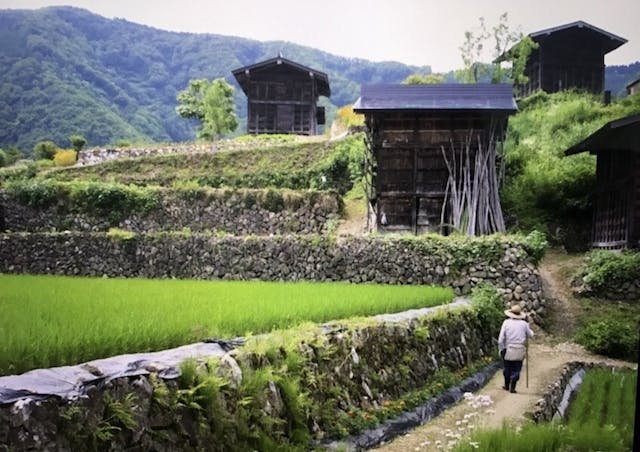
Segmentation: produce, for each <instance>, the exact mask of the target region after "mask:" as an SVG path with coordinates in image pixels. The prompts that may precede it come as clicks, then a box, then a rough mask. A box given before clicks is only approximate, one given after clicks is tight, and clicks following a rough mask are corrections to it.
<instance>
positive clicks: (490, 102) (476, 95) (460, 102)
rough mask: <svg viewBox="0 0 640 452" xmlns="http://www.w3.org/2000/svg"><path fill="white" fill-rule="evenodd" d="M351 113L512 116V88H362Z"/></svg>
mask: <svg viewBox="0 0 640 452" xmlns="http://www.w3.org/2000/svg"><path fill="white" fill-rule="evenodd" d="M353 109H354V111H356V112H358V113H364V112H367V111H383V110H404V111H418V110H420V111H422V110H481V111H502V112H508V113H511V112H515V111H517V110H518V107H517V105H516V101H515V99H514V98H513V88H512V86H511V85H509V84H506V83H499V84H491V83H475V84H471V83H470V84H460V83H443V84H435V85H363V86H362V88H361V90H360V98H359V99H358V100H357V101H356V103H355V104H354V106H353Z"/></svg>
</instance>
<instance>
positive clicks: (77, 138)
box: [69, 135, 87, 152]
mask: <svg viewBox="0 0 640 452" xmlns="http://www.w3.org/2000/svg"><path fill="white" fill-rule="evenodd" d="M69 143H71V147H72V148H73V149H74V150H75V151H76V152H80V151H81V150H82V148H83V147H84V146H85V144H87V139H86V138H85V137H83V136H82V135H71V136H70V137H69Z"/></svg>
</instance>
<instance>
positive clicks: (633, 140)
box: [565, 115, 640, 249]
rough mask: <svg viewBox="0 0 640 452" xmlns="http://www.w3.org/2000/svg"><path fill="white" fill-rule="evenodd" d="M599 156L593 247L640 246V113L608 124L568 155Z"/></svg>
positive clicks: (624, 247) (569, 150) (570, 150)
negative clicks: (587, 153)
mask: <svg viewBox="0 0 640 452" xmlns="http://www.w3.org/2000/svg"><path fill="white" fill-rule="evenodd" d="M581 152H590V153H591V154H595V155H596V156H597V163H596V188H595V199H594V215H593V225H592V237H593V242H592V245H593V247H594V248H603V249H626V248H638V247H640V115H632V116H627V117H625V118H621V119H617V120H615V121H611V122H609V123H607V124H605V125H604V126H603V127H602V128H600V129H599V130H598V131H596V132H595V133H593V134H592V135H590V136H589V137H587V138H586V139H585V140H583V141H581V142H580V143H578V144H576V145H575V146H572V147H570V148H569V149H567V150H566V151H565V154H566V155H573V154H579V153H581Z"/></svg>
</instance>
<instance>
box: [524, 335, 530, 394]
mask: <svg viewBox="0 0 640 452" xmlns="http://www.w3.org/2000/svg"><path fill="white" fill-rule="evenodd" d="M524 359H525V360H526V362H527V366H526V367H525V374H526V378H525V387H526V388H527V389H528V388H529V338H526V339H525V341H524Z"/></svg>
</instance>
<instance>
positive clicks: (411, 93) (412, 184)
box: [354, 84, 517, 235]
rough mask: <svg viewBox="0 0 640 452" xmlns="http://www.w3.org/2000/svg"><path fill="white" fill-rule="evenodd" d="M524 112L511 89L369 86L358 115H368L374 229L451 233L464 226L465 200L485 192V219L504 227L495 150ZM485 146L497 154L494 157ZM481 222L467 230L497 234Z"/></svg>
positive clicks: (480, 202)
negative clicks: (509, 122) (511, 120)
mask: <svg viewBox="0 0 640 452" xmlns="http://www.w3.org/2000/svg"><path fill="white" fill-rule="evenodd" d="M516 110H517V107H516V103H515V100H514V98H513V89H512V86H511V85H507V84H438V85H369V86H362V88H361V97H360V98H359V99H358V100H357V101H356V103H355V105H354V111H355V112H357V113H363V114H364V115H365V124H366V133H367V140H366V141H367V148H368V156H367V159H366V162H365V163H366V172H367V180H368V181H369V187H367V191H368V198H369V213H370V215H369V228H370V229H371V230H377V231H381V232H384V231H389V232H392V231H399V232H412V233H416V234H419V233H423V232H440V233H443V234H447V233H449V232H450V231H451V230H452V228H455V229H462V228H461V222H462V223H464V221H465V218H464V215H465V207H464V205H463V204H464V202H463V201H464V200H462V199H461V197H464V196H465V194H466V195H468V198H469V199H471V198H472V195H476V194H477V193H478V192H480V191H483V193H485V195H486V196H485V197H484V198H482V199H478V200H477V201H478V203H477V204H478V206H477V207H478V209H477V211H478V212H480V213H479V214H478V222H481V221H484V220H486V221H487V222H494V223H495V224H496V227H495V228H494V229H495V230H503V229H504V221H503V220H502V211H501V209H500V205H499V202H500V201H499V198H498V188H497V175H496V165H495V163H496V162H495V149H496V147H497V146H499V145H500V143H501V142H502V140H503V138H504V134H505V131H506V127H507V118H508V116H509V115H510V114H511V113H514V112H515V111H516ZM480 148H482V149H484V150H485V151H486V150H487V149H489V150H492V151H493V154H491V155H490V156H489V157H487V155H489V154H487V155H485V153H483V152H478V151H479V149H480ZM483 156H484V157H483ZM477 160H482V161H481V162H480V165H479V166H478V165H477V164H476V163H474V162H477ZM480 167H481V170H476V168H480ZM467 170H468V171H467ZM465 181H466V182H465ZM465 189H466V192H465ZM485 189H486V192H485V191H484V190H485ZM474 190H475V192H473V191H474ZM456 196H457V197H456ZM487 203H488V204H490V206H485V204H487ZM496 204H497V206H496ZM483 206H484V207H483ZM467 207H468V206H467ZM485 207H486V208H485ZM491 207H493V210H494V211H493V212H488V209H489V210H490V208H491ZM495 210H497V212H496V211H495ZM468 214H469V210H468V209H467V210H466V215H468ZM473 215H475V214H473ZM486 215H489V216H493V217H495V218H493V217H492V218H485V216H486ZM494 220H495V221H494ZM475 224H476V222H474V217H472V216H471V215H468V217H467V226H468V227H465V228H464V229H465V230H464V231H463V232H467V233H468V234H470V235H480V234H482V233H489V232H490V231H484V230H482V228H476V227H475Z"/></svg>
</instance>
